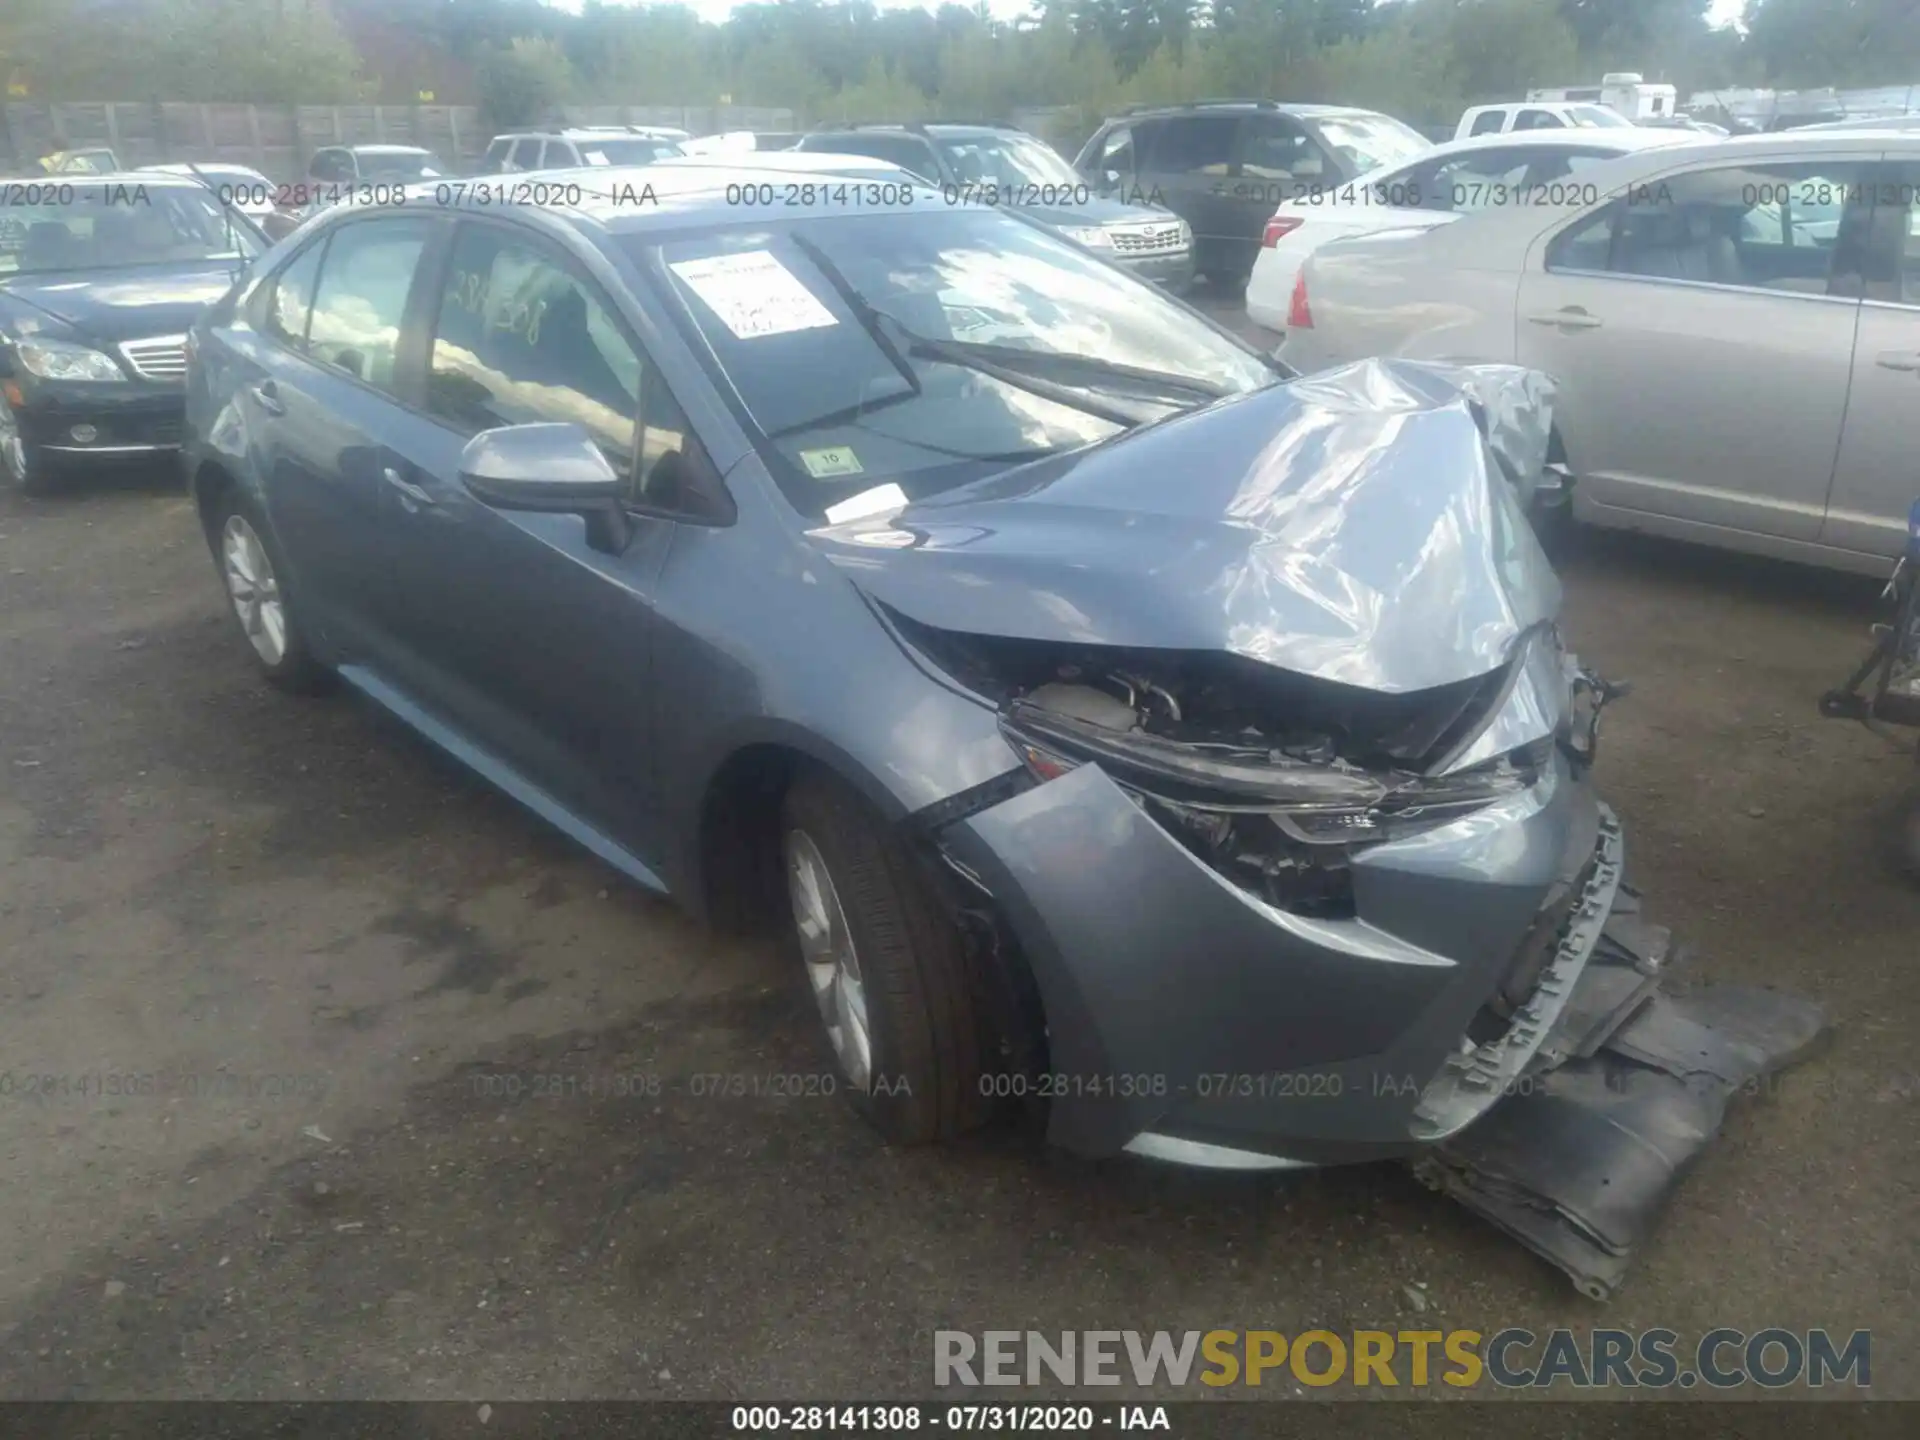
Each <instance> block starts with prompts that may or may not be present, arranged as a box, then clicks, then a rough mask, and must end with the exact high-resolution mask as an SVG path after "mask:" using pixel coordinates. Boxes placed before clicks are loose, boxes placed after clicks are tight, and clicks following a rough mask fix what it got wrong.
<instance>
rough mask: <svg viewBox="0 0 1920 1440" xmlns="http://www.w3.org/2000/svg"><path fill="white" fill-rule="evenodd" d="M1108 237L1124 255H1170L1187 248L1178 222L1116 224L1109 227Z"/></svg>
mask: <svg viewBox="0 0 1920 1440" xmlns="http://www.w3.org/2000/svg"><path fill="white" fill-rule="evenodd" d="M1107 238H1108V239H1110V240H1112V241H1113V248H1114V249H1115V250H1116V251H1118V252H1119V253H1120V254H1122V255H1170V254H1173V253H1174V252H1175V251H1179V250H1184V249H1186V248H1187V241H1186V237H1185V236H1184V235H1182V234H1181V232H1180V226H1179V225H1178V224H1174V225H1115V226H1110V227H1108V230H1107Z"/></svg>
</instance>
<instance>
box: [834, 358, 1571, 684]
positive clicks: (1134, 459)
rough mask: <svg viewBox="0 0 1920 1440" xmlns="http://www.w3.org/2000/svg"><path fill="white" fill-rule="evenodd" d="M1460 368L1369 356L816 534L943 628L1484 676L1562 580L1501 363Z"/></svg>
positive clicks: (1346, 673)
mask: <svg viewBox="0 0 1920 1440" xmlns="http://www.w3.org/2000/svg"><path fill="white" fill-rule="evenodd" d="M1512 374H1513V376H1514V377H1518V378H1524V376H1525V374H1526V372H1518V371H1515V372H1512ZM1459 378H1460V372H1459V367H1446V366H1428V365H1423V364H1418V363H1414V362H1407V361H1379V360H1368V361H1363V362H1361V363H1359V364H1356V365H1349V366H1344V367H1341V368H1339V369H1336V370H1330V371H1326V372H1323V373H1320V374H1316V375H1310V376H1306V377H1304V378H1302V379H1298V380H1295V381H1292V382H1290V383H1287V384H1283V385H1276V386H1273V387H1270V388H1267V389H1264V390H1259V391H1255V392H1253V393H1251V394H1247V395H1243V396H1237V397H1235V398H1233V399H1230V400H1225V401H1221V402H1218V403H1216V404H1213V405H1209V406H1207V407H1205V408H1204V409H1201V410H1198V411H1194V412H1190V413H1188V414H1185V415H1180V416H1177V417H1175V418H1173V419H1171V420H1167V421H1164V422H1162V423H1160V424H1158V425H1153V426H1149V427H1147V428H1144V429H1142V430H1140V431H1137V432H1134V433H1133V434H1130V435H1126V436H1123V437H1120V438H1118V439H1115V440H1112V441H1109V442H1107V443H1105V444H1102V445H1097V446H1094V447H1091V448H1088V449H1085V450H1081V451H1076V452H1074V453H1071V454H1067V455H1061V456H1056V457H1049V458H1047V459H1044V460H1040V461H1036V462H1034V463H1032V464H1028V465H1024V466H1020V467H1017V468H1016V469H1014V470H1010V471H1007V472H1004V473H1002V474H1000V475H997V476H995V477H992V478H991V479H988V480H985V481H980V482H976V483H974V484H972V485H968V486H964V487H960V488H958V489H955V490H951V491H948V492H945V493H943V494H940V495H937V496H933V497H931V498H928V499H924V500H920V501H916V502H913V503H910V504H908V505H906V506H905V507H904V508H900V509H896V510H894V511H893V512H891V513H887V514H882V515H878V516H874V517H871V518H865V519H859V520H853V521H849V522H848V523H846V524H842V525H829V526H825V527H823V528H820V529H817V530H814V531H813V532H812V539H813V541H814V543H816V544H817V545H818V546H819V547H820V548H821V549H822V550H823V552H824V553H825V554H826V555H827V556H828V558H830V559H831V560H832V561H833V562H834V563H835V564H836V565H838V566H839V567H841V568H842V570H843V571H844V572H845V573H847V574H848V575H849V576H850V577H851V578H852V579H853V581H854V583H855V584H857V585H858V586H860V587H861V588H862V589H863V590H865V591H866V592H867V593H868V594H870V595H871V596H873V597H874V598H875V599H877V600H879V601H880V602H881V603H883V604H885V605H887V606H890V607H891V608H893V609H895V610H897V611H899V612H900V613H901V614H904V615H906V616H908V617H909V618H911V619H913V620H915V621H918V622H920V623H922V624H925V625H931V626H934V627H937V628H941V629H946V630H954V631H960V632H965V633H972V634H983V635H996V636H1004V637H1008V638H1015V639H1028V640H1045V641H1059V642H1064V643H1070V644H1084V645H1112V646H1125V647H1130V648H1142V649H1169V650H1225V651H1229V652H1232V653H1234V654H1238V655H1242V656H1246V657H1248V658H1250V659H1253V660H1257V661H1260V662H1263V663H1266V664H1269V665H1273V666H1277V667H1279V668H1282V669H1285V670H1289V671H1293V672H1295V673H1299V674H1303V675H1310V676H1314V677H1317V678H1320V679H1324V680H1330V681H1336V682H1339V683H1342V684H1347V685H1355V686H1362V687H1365V688H1368V689H1373V690H1378V691H1383V692H1389V693H1406V692H1411V691H1417V690H1425V689H1430V688H1432V687H1434V686H1437V685H1445V684H1449V683H1452V682H1455V681H1459V680H1464V679H1471V678H1473V677H1476V676H1480V675H1484V674H1486V673H1487V672H1488V671H1490V670H1493V669H1495V668H1497V667H1498V666H1500V665H1501V664H1502V663H1504V662H1505V660H1506V659H1507V657H1508V656H1509V654H1510V652H1511V649H1512V646H1513V644H1514V642H1515V640H1516V639H1517V638H1518V637H1519V636H1520V635H1521V634H1522V633H1523V632H1524V631H1526V630H1528V629H1530V628H1531V627H1533V626H1535V625H1537V624H1539V623H1540V622H1542V621H1545V620H1550V619H1552V618H1553V616H1554V615H1555V614H1556V613H1557V611H1558V609H1559V602H1560V589H1559V583H1558V581H1557V580H1556V579H1555V578H1554V576H1553V572H1552V569H1551V567H1550V566H1549V565H1548V563H1547V560H1546V557H1545V556H1544V555H1543V554H1542V553H1541V551H1540V548H1539V545H1538V542H1537V541H1536V540H1535V539H1534V537H1533V533H1532V530H1531V527H1530V526H1529V525H1528V524H1527V521H1526V518H1525V515H1524V513H1523V511H1522V509H1521V507H1520V502H1519V500H1518V498H1517V496H1516V493H1515V490H1514V486H1513V482H1512V479H1510V478H1509V475H1508V474H1507V473H1506V471H1505V470H1504V469H1503V460H1502V458H1501V455H1500V454H1499V453H1498V452H1497V451H1496V449H1495V446H1494V444H1490V443H1489V441H1488V438H1487V431H1486V428H1485V426H1486V423H1487V421H1486V416H1487V413H1488V411H1489V409H1496V411H1497V407H1490V406H1489V405H1488V404H1487V395H1486V392H1487V389H1488V387H1489V386H1490V385H1494V384H1497V383H1499V381H1500V378H1501V377H1499V376H1497V375H1492V376H1487V377H1480V378H1481V383H1480V384H1479V385H1477V386H1476V387H1472V388H1475V389H1477V390H1478V391H1479V393H1478V394H1477V395H1475V396H1471V397H1470V395H1469V394H1468V392H1467V390H1466V389H1463V388H1462V387H1461V385H1460V384H1459V383H1456V382H1457V380H1458V379H1459ZM1509 419H1511V413H1510V412H1509ZM1511 428H1512V427H1511V426H1509V427H1507V430H1508V431H1510V430H1511ZM1520 428H1521V429H1523V430H1524V428H1525V427H1520ZM1499 433H1505V432H1497V437H1498V434H1499ZM1506 463H1510V462H1506Z"/></svg>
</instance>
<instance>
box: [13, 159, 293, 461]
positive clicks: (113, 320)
mask: <svg viewBox="0 0 1920 1440" xmlns="http://www.w3.org/2000/svg"><path fill="white" fill-rule="evenodd" d="M264 244H265V242H264V240H263V238H262V237H261V236H260V234H259V232H258V231H256V230H254V229H253V227H252V226H251V225H250V224H249V223H248V222H247V220H246V219H245V217H243V216H241V215H239V214H238V213H236V212H235V211H233V210H231V209H229V208H228V207H226V206H224V205H222V204H221V202H220V200H219V198H218V197H217V196H216V195H215V194H214V193H213V191H211V190H210V189H208V188H207V187H206V186H205V185H203V184H202V183H201V182H200V181H199V180H197V179H193V178H190V177H185V176H179V177H176V176H171V175H158V174H138V175H124V176H111V175H109V176H88V177H86V178H84V179H80V178H75V179H71V180H70V179H66V178H59V179H54V178H49V179H46V180H22V181H6V182H0V470H3V471H4V472H5V475H6V477H7V478H8V479H10V480H11V481H13V482H14V483H16V484H18V485H19V486H21V487H22V488H23V489H25V490H27V491H29V492H34V493H45V492H47V491H49V490H52V489H55V488H57V487H58V486H59V484H60V483H61V481H62V479H63V478H65V477H67V476H69V475H71V474H72V473H74V471H75V470H76V469H77V468H79V467H81V466H84V465H89V464H98V463H102V462H106V461H110V460H128V459H141V458H150V457H153V456H156V455H165V454H168V453H171V452H175V451H177V450H178V449H179V448H180V422H181V409H182V403H183V401H182V392H181V377H182V376H183V375H184V374H185V372H186V355H185V343H186V332H187V329H188V327H189V326H190V325H191V324H192V323H193V319H194V317H195V316H196V315H197V314H198V313H199V312H200V310H201V309H202V307H204V306H205V305H206V304H207V303H208V302H209V301H212V300H216V299H218V298H219V297H220V296H221V295H223V294H224V293H225V292H226V291H227V289H228V288H229V287H230V286H231V285H232V284H233V282H234V280H235V279H236V278H237V276H238V275H239V273H240V270H241V269H242V268H243V267H244V266H245V264H246V262H247V261H248V260H249V259H251V258H252V257H253V256H254V255H256V254H258V253H259V252H260V250H261V249H262V248H263V247H264Z"/></svg>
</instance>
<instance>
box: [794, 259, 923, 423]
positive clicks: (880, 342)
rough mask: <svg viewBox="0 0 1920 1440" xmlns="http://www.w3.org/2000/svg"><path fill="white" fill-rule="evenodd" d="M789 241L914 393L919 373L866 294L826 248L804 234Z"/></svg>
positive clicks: (917, 389) (916, 390)
mask: <svg viewBox="0 0 1920 1440" xmlns="http://www.w3.org/2000/svg"><path fill="white" fill-rule="evenodd" d="M793 243H794V246H795V247H796V248H797V249H798V250H799V251H800V253H801V254H803V255H805V256H806V257H807V258H808V259H809V260H811V261H812V262H813V268H814V269H816V270H818V271H819V272H820V274H821V277H822V278H823V279H824V280H825V281H826V282H827V284H829V285H831V286H832V287H833V292H834V294H836V295H838V296H839V297H840V303H841V304H843V305H845V306H846V307H847V309H849V310H851V311H852V312H853V318H854V319H856V320H858V321H859V322H860V327H861V328H862V329H863V330H865V331H866V332H867V334H868V335H869V336H871V337H872V338H873V343H874V344H875V345H877V346H879V347H880V353H881V354H882V355H884V356H886V357H887V363H888V364H889V365H891V366H893V368H894V369H895V370H898V371H899V372H900V378H901V379H902V380H904V381H906V382H907V386H908V388H909V389H910V390H912V392H913V393H914V394H915V395H918V394H919V393H920V377H919V376H918V375H917V374H915V373H914V369H913V366H911V365H909V364H908V363H907V357H906V356H904V355H902V354H901V353H900V348H899V347H898V346H897V345H895V344H894V343H893V341H892V340H890V339H888V338H887V332H886V331H885V330H883V329H881V328H880V320H881V315H880V312H879V311H878V310H876V309H874V308H873V306H872V305H870V304H868V303H867V297H866V296H864V295H862V294H861V293H860V292H859V291H858V290H856V289H854V288H853V286H852V285H851V284H849V283H848V281H847V277H846V276H845V275H843V274H841V273H840V267H839V266H838V265H836V264H834V263H833V261H831V260H829V259H828V258H827V256H826V252H825V251H823V250H822V249H821V248H820V247H819V246H818V245H816V244H814V243H813V241H811V240H809V239H807V237H806V236H804V235H795V236H794V237H793ZM886 318H888V319H891V318H892V317H891V316H889V317H886ZM896 323H897V322H896ZM855 413H856V414H857V413H858V412H857V411H856V412H855Z"/></svg>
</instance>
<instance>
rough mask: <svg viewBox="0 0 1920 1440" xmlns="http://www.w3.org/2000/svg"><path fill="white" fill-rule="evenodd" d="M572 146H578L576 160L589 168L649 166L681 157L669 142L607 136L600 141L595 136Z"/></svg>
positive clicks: (628, 136)
mask: <svg viewBox="0 0 1920 1440" xmlns="http://www.w3.org/2000/svg"><path fill="white" fill-rule="evenodd" d="M575 143H576V144H577V145H578V146H579V149H580V158H581V159H582V160H584V161H586V162H587V164H589V165H651V164H652V163H653V162H654V161H656V160H664V159H666V158H667V157H668V156H669V155H679V154H681V153H683V152H682V151H681V149H680V147H679V146H678V145H676V144H674V143H673V141H671V140H650V139H647V138H646V137H644V136H639V135H610V136H607V137H606V138H604V139H602V138H601V137H600V136H597V135H596V136H594V137H593V138H592V139H584V138H583V139H581V140H578V141H576V142H575Z"/></svg>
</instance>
